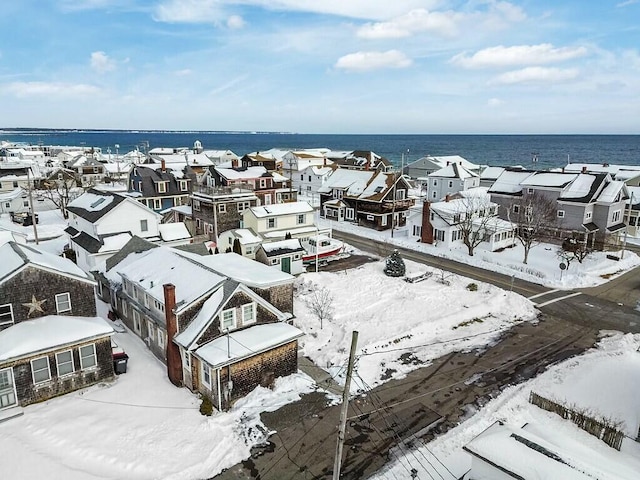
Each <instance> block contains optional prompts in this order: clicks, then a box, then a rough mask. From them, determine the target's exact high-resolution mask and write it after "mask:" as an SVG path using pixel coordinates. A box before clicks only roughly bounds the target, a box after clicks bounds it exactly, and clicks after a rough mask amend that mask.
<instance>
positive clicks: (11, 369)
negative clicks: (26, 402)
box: [0, 367, 18, 411]
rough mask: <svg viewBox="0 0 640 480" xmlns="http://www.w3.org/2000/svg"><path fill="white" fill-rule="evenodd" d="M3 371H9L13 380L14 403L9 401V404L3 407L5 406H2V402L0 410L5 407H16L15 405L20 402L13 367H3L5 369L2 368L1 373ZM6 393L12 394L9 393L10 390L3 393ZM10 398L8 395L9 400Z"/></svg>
mask: <svg viewBox="0 0 640 480" xmlns="http://www.w3.org/2000/svg"><path fill="white" fill-rule="evenodd" d="M2 372H9V378H10V381H11V387H12V390H13V403H7V405H5V406H4V407H3V406H2V404H1V403H0V411H1V410H3V409H5V408H11V407H15V406H16V405H17V404H18V392H17V390H16V380H15V377H14V376H13V368H11V367H9V368H3V369H0V374H1V373H2ZM7 390H8V389H7ZM4 395H7V396H8V395H10V394H9V393H8V391H7V392H5V393H4V394H3V396H4ZM8 400H9V397H7V401H8Z"/></svg>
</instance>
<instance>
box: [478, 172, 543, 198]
mask: <svg viewBox="0 0 640 480" xmlns="http://www.w3.org/2000/svg"><path fill="white" fill-rule="evenodd" d="M531 175H533V173H532V172H528V171H513V170H505V171H504V172H502V173H501V174H500V176H499V177H498V178H497V179H496V181H495V182H494V183H493V185H491V187H490V188H489V193H505V194H510V195H513V194H517V193H520V192H522V185H521V184H522V182H524V181H525V180H526V179H527V178H529V177H530V176H531Z"/></svg>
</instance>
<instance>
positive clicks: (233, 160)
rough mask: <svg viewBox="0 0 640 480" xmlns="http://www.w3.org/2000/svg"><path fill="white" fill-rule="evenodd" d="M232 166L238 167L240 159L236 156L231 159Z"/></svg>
mask: <svg viewBox="0 0 640 480" xmlns="http://www.w3.org/2000/svg"><path fill="white" fill-rule="evenodd" d="M231 168H238V159H237V158H234V159H232V160H231Z"/></svg>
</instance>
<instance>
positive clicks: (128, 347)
mask: <svg viewBox="0 0 640 480" xmlns="http://www.w3.org/2000/svg"><path fill="white" fill-rule="evenodd" d="M7 221H8V222H9V223H11V222H10V220H8V218H5V216H3V217H2V218H0V228H1V227H4V226H5V224H6V222H7ZM40 222H41V226H42V227H43V228H44V227H46V228H52V229H53V228H58V229H59V230H62V229H64V226H65V225H64V221H63V220H62V217H61V216H60V215H59V213H57V212H56V211H51V212H40ZM11 225H12V226H13V224H11ZM333 226H334V227H335V225H333ZM17 228H20V229H23V230H20V232H25V233H26V234H27V235H28V232H27V230H28V229H30V228H31V227H17ZM367 233H368V234H370V235H377V234H378V233H377V232H372V231H367ZM380 235H383V234H380ZM387 240H388V241H390V240H391V239H390V238H388V233H387ZM393 241H394V242H396V241H398V242H401V240H400V239H397V238H396V239H394V240H393ZM404 241H405V242H407V244H411V245H412V246H413V247H416V246H418V247H420V248H425V247H427V248H433V247H429V246H426V245H421V244H417V243H416V242H408V241H407V240H406V238H405V239H404ZM65 243H66V240H65V239H64V235H62V236H60V237H58V238H56V239H54V240H47V241H43V242H41V246H42V247H43V248H46V249H47V250H49V251H54V252H56V251H57V252H59V251H61V250H62V247H63V246H64V244H65ZM399 244H400V243H399ZM512 250H514V251H515V249H512ZM508 252H509V251H507V252H503V253H501V254H497V255H499V256H500V257H499V259H498V258H496V259H494V257H493V256H492V255H494V254H488V253H480V252H479V251H478V254H477V255H476V256H475V257H473V260H474V262H475V261H477V260H479V259H482V258H483V257H484V256H485V255H486V256H489V257H487V258H490V261H489V264H490V268H491V269H494V270H498V269H499V268H502V267H499V266H498V265H499V264H500V263H504V264H506V265H511V264H512V263H513V265H521V259H518V258H517V255H515V254H514V257H508V256H505V255H504V253H508ZM549 252H551V250H546V248H545V247H541V248H540V250H539V251H537V252H532V254H531V261H530V265H529V266H530V267H532V268H537V269H540V271H542V272H543V273H544V274H545V275H546V278H547V279H549V278H552V277H554V276H555V275H556V274H558V278H559V272H558V271H556V269H557V263H558V260H557V259H556V258H555V254H553V252H552V253H549ZM450 254H451V255H456V253H455V252H451V253H450ZM460 257H461V258H460V260H462V258H463V257H466V253H465V252H460ZM469 258H470V257H469ZM534 259H538V260H535V263H534ZM609 262H612V261H609ZM637 263H638V257H637V256H636V255H634V254H631V253H630V252H627V253H625V259H624V260H622V261H620V262H615V263H613V262H612V263H611V264H609V263H608V262H606V261H605V260H603V259H596V258H594V261H593V262H592V263H589V264H585V265H586V266H585V267H582V269H581V272H580V273H581V275H580V276H576V278H575V279H574V280H573V281H572V282H571V283H567V284H566V285H567V286H568V285H571V287H576V286H578V285H593V284H596V283H598V282H600V281H605V279H604V278H602V277H600V275H602V274H603V273H607V274H610V273H616V271H618V270H620V269H622V268H630V267H631V266H635V265H637ZM545 265H546V267H545ZM551 265H553V266H554V269H553V271H552V270H550V269H549V268H550V266H551ZM576 265H577V264H576ZM406 266H407V276H414V275H418V274H422V273H425V272H426V271H428V270H429V271H430V269H428V268H427V267H424V266H423V265H419V264H416V263H413V262H409V261H407V262H406ZM484 266H487V265H486V264H484ZM587 266H589V267H587ZM383 267H384V260H380V261H379V262H373V263H370V264H367V265H364V266H362V267H360V268H358V269H355V270H349V271H347V272H340V273H327V272H320V273H308V274H304V275H302V276H300V277H299V279H298V292H299V293H298V294H297V295H296V299H295V313H296V319H295V322H296V325H298V326H299V327H301V328H302V329H303V330H304V331H305V332H306V333H307V335H306V337H305V338H304V339H303V340H302V341H301V345H302V353H303V354H305V355H308V356H310V357H311V358H312V359H314V360H315V361H316V362H317V363H318V364H319V365H320V366H323V367H324V366H329V367H330V368H329V370H330V371H331V372H332V373H333V374H336V375H337V374H338V373H339V369H340V367H341V366H343V365H344V364H345V362H346V358H347V354H348V350H349V344H350V332H351V330H354V329H355V330H358V331H359V332H360V338H359V342H358V345H359V349H358V350H359V353H360V354H367V353H375V354H373V355H361V356H360V360H359V362H358V374H359V375H360V376H361V377H362V378H363V379H364V380H365V381H366V383H367V384H368V385H375V384H379V383H381V382H382V381H383V376H384V378H385V379H386V378H393V377H396V378H398V377H401V376H402V375H404V374H406V372H407V371H408V370H409V369H411V368H417V367H419V366H420V365H419V364H418V365H415V364H412V365H405V364H403V362H401V361H399V360H398V357H399V352H397V351H396V352H393V353H392V352H387V353H381V352H383V351H386V350H390V349H391V348H402V349H410V350H409V351H411V352H412V354H413V355H415V357H416V358H418V359H419V360H420V361H421V362H425V363H426V362H429V361H430V360H431V359H432V358H434V357H436V356H439V355H442V354H444V353H446V352H447V351H451V350H453V349H470V348H475V347H478V346H481V345H485V344H487V343H489V342H491V341H493V340H494V339H495V338H496V336H497V335H499V333H500V332H501V331H504V330H506V329H508V328H509V327H510V326H511V325H513V323H514V322H519V321H526V320H530V319H532V318H534V316H535V310H534V308H533V306H532V304H531V303H530V302H529V301H528V300H526V299H524V298H523V297H520V296H518V295H516V294H514V293H512V292H505V291H503V290H500V289H498V288H496V287H493V286H490V285H487V284H483V283H481V282H473V281H471V280H469V279H465V278H462V277H458V276H455V275H447V274H443V273H442V272H439V271H434V273H433V275H432V276H431V277H430V278H428V279H426V280H424V281H422V282H418V283H413V284H411V283H407V282H405V281H403V279H402V278H392V277H387V276H386V275H384V273H383V271H382V270H383ZM573 269H574V264H572V265H571V267H570V269H569V271H568V272H565V273H564V275H565V276H567V274H573V273H574V271H573ZM577 271H578V269H577V268H576V272H577ZM514 274H515V273H514ZM516 276H519V275H516ZM534 277H535V278H540V276H535V275H534ZM440 281H445V282H444V283H441V282H440ZM577 282H582V283H579V284H578V283H577ZM447 283H448V284H447ZM471 283H475V284H477V287H478V288H477V290H474V289H473V288H472V287H470V286H469V284H471ZM563 284H564V279H563ZM311 285H313V286H314V288H316V289H318V288H320V289H321V288H325V289H326V290H327V291H328V292H329V294H330V296H331V297H332V299H333V305H332V306H333V315H332V318H331V319H327V320H325V321H324V322H323V325H322V329H320V322H319V320H318V318H317V317H316V316H315V315H314V314H313V312H311V311H310V309H309V306H308V301H309V299H310V295H311V289H310V286H311ZM399 305H401V306H402V308H401V309H400V308H399ZM100 308H101V310H100V311H99V314H101V315H103V316H104V315H105V314H106V310H105V308H106V307H105V305H104V304H101V303H100ZM115 340H116V342H117V343H118V344H119V345H120V346H121V347H123V348H124V349H125V351H126V352H127V353H128V354H129V357H130V359H129V370H128V372H127V373H126V374H123V375H120V376H119V377H118V378H117V379H116V381H115V382H113V383H109V384H105V385H98V386H94V387H92V388H89V389H85V390H82V391H80V392H75V393H72V394H69V395H66V396H63V397H59V398H56V399H53V400H50V401H47V402H44V403H41V404H37V405H32V406H29V407H27V408H25V409H24V416H22V417H18V418H14V419H11V420H9V421H7V422H5V423H0V451H2V452H3V474H4V475H5V476H6V477H7V478H37V477H40V476H44V475H45V474H46V475H48V476H50V477H53V478H66V479H71V480H73V479H93V478H95V479H97V478H101V479H120V478H127V479H155V478H163V479H198V478H204V477H210V476H213V475H215V474H216V473H218V472H219V471H220V470H221V469H223V468H225V467H229V466H231V465H233V464H235V463H237V462H238V461H240V460H242V459H244V458H247V457H248V456H249V450H250V447H251V445H252V444H254V443H256V442H260V441H262V440H263V438H264V427H263V426H262V425H261V424H260V422H259V413H260V412H261V411H267V410H273V409H276V408H278V407H279V406H281V405H283V404H285V403H288V402H291V401H295V400H296V399H297V398H299V396H300V395H301V394H303V393H305V392H309V391H311V390H312V389H313V388H314V386H313V381H312V380H311V379H310V378H309V377H306V376H305V375H303V374H297V375H293V376H290V377H288V378H286V379H281V380H279V381H278V383H277V385H276V388H275V389H274V390H273V391H272V390H267V389H262V388H259V389H257V390H256V391H254V392H253V393H252V394H251V395H249V396H248V397H247V398H246V399H243V400H242V401H241V402H238V403H237V404H236V405H235V406H234V409H233V410H232V411H231V412H228V413H222V414H218V415H216V416H214V417H203V416H201V415H200V413H199V411H198V404H199V401H198V399H197V397H196V396H194V395H193V394H191V393H190V392H189V391H188V390H186V389H178V388H175V387H174V386H172V385H171V384H170V383H169V381H168V380H167V377H166V372H165V368H164V367H163V366H162V365H161V364H160V363H159V362H158V361H157V360H156V359H155V358H154V357H153V356H152V355H151V354H150V353H149V352H148V350H147V349H146V346H145V345H144V344H143V343H142V342H141V341H140V340H139V339H138V338H137V337H135V336H133V335H131V334H128V333H117V334H116V336H115ZM639 343H640V337H631V336H614V337H612V338H611V339H607V340H605V341H603V344H602V345H603V346H602V348H601V349H600V350H598V351H596V352H594V353H590V354H589V355H587V356H584V357H580V358H578V359H573V360H570V361H568V362H565V363H564V364H562V365H560V366H557V367H554V368H553V369H551V370H550V371H549V372H548V373H546V374H545V375H543V376H542V377H539V378H537V379H535V380H533V381H532V382H538V383H529V384H525V385H521V386H517V387H511V388H509V389H506V390H505V392H504V394H503V395H502V396H501V397H500V398H498V399H496V400H494V401H493V402H491V403H490V404H489V405H488V407H487V408H486V409H483V410H481V411H480V412H478V413H477V414H476V415H474V416H473V417H471V419H469V420H467V421H466V422H464V423H463V424H462V425H461V426H460V427H458V428H456V429H454V430H452V431H450V432H449V433H447V434H446V435H444V436H443V437H441V438H438V439H437V440H435V441H434V442H432V443H431V444H430V445H429V449H431V450H433V451H434V453H435V454H436V455H438V458H441V459H443V461H444V462H445V464H447V465H448V466H449V468H450V469H452V470H453V471H454V472H459V473H462V472H464V471H466V470H467V469H468V466H469V457H468V455H467V454H465V453H464V452H462V450H461V447H462V446H463V445H464V444H465V443H466V442H468V441H469V440H470V439H471V438H473V437H474V436H475V435H477V434H478V433H479V432H481V431H482V430H483V429H484V428H486V427H487V426H488V425H489V424H491V423H492V422H493V420H495V419H496V418H502V419H506V420H509V421H513V422H514V424H516V425H517V426H520V425H519V424H521V423H523V422H525V421H529V420H528V419H534V420H535V421H539V422H542V421H546V422H547V423H546V424H548V425H550V428H556V427H557V425H556V423H557V422H561V421H560V420H558V419H555V418H554V417H553V416H551V414H547V413H541V412H538V411H537V410H536V409H535V407H531V406H529V405H528V404H527V403H526V398H527V396H528V392H529V390H530V389H531V388H534V389H535V390H536V391H537V392H538V393H541V394H547V395H549V396H553V397H554V398H557V399H563V398H567V401H570V402H573V403H577V402H578V401H583V400H584V399H585V397H586V398H590V399H592V400H593V402H594V403H593V404H589V405H588V406H590V407H591V408H598V409H599V410H601V411H602V413H603V414H604V415H619V416H620V417H624V419H625V421H626V422H627V423H628V424H627V427H626V428H628V430H627V431H629V432H632V431H633V429H634V428H636V429H637V424H638V417H637V414H636V417H635V419H636V423H635V424H634V422H633V421H632V420H630V418H631V417H630V415H631V414H629V413H628V412H629V410H628V407H623V406H622V402H621V401H622V400H624V399H625V398H626V397H623V396H621V395H619V394H617V393H615V390H614V387H615V385H611V382H612V381H613V380H614V379H616V378H619V379H620V384H621V385H624V386H626V387H627V388H629V387H630V386H631V385H636V386H637V385H640V382H639V381H638V372H639V371H640V365H639V363H640V362H639V361H638V360H637V358H636V357H634V355H640V354H637V353H635V350H634V349H637V348H638V344H639ZM427 344H430V346H429V348H428V349H427V348H425V347H420V345H427ZM412 347H415V348H412ZM405 351H406V350H405ZM634 358H636V360H633V359H634ZM613 361H617V363H615V364H614V363H608V362H613ZM410 363H414V362H410ZM606 365H609V366H606ZM599 366H601V367H599ZM612 371H615V372H616V375H611V372H612ZM584 372H588V378H589V381H586V380H584V378H585V377H586V375H585V373H584ZM607 372H609V374H607ZM618 372H627V373H625V376H623V375H622V374H618ZM595 375H597V377H598V378H597V379H596V380H594V381H593V382H591V380H592V379H594V378H595V377H594V376H595ZM580 379H582V380H580ZM595 385H598V387H597V388H598V389H600V391H602V392H604V393H603V394H602V395H603V396H601V397H598V396H597V395H594V394H593V392H594V391H595V388H596V387H595ZM356 386H357V385H356ZM634 388H636V387H634ZM573 394H575V397H574V396H573ZM605 394H606V395H605ZM639 394H640V392H638V391H637V390H633V389H632V390H631V391H630V393H629V395H634V396H632V397H629V398H638V397H640V395H639ZM613 398H615V399H618V400H619V401H620V409H618V410H613V411H611V410H609V408H610V407H611V405H610V401H611V400H612V399H613ZM636 411H637V409H636ZM554 422H556V423H554ZM564 423H566V422H562V424H564ZM546 424H545V425H546ZM575 434H576V435H578V434H579V435H582V432H578V433H575ZM584 435H586V434H584ZM205 446H206V448H203V447H205ZM607 448H608V447H607ZM425 455H429V453H425ZM407 461H408V458H407V459H405V463H406V462H407ZM406 466H407V465H406V464H405V465H404V466H403V465H401V464H400V463H398V464H396V465H395V466H393V467H392V468H394V471H393V472H388V473H387V474H386V475H385V474H381V476H380V477H379V478H410V477H408V476H406V475H407V469H406ZM415 468H417V469H419V468H420V465H416V466H415ZM409 471H410V469H409ZM403 473H404V476H403ZM418 478H429V477H428V476H427V475H426V474H424V475H420V476H419V477H418ZM438 478H439V477H438ZM444 478H447V477H444Z"/></svg>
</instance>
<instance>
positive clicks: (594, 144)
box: [0, 128, 640, 169]
mask: <svg viewBox="0 0 640 480" xmlns="http://www.w3.org/2000/svg"><path fill="white" fill-rule="evenodd" d="M0 141H8V142H19V143H23V144H27V145H63V146H87V147H97V148H100V149H101V150H102V152H103V154H108V153H111V155H113V156H115V155H123V154H125V153H127V152H129V151H132V150H135V149H139V150H142V151H145V150H146V149H147V148H149V149H152V148H157V147H168V148H181V147H189V148H190V147H193V144H194V142H195V141H200V142H201V143H202V146H203V148H204V149H205V150H231V151H233V152H234V153H236V154H237V155H239V156H242V155H244V154H246V153H251V152H256V151H264V150H269V149H271V148H282V149H291V150H294V149H303V148H329V149H331V150H336V151H352V150H371V151H373V152H375V153H377V154H378V155H381V156H383V157H386V158H388V159H389V160H390V161H391V162H392V163H394V164H395V165H398V166H400V165H401V164H402V163H403V162H404V164H405V165H406V164H408V163H411V162H413V161H415V160H417V159H418V158H420V157H423V156H425V155H433V156H445V155H460V156H461V157H464V158H466V159H467V160H469V161H470V162H473V163H477V164H481V165H492V166H516V165H520V166H523V167H526V168H535V169H549V168H560V167H562V166H564V165H566V164H567V163H600V164H604V163H608V164H619V165H640V135H629V134H621V135H615V134H597V135H596V134H306V133H290V132H252V131H243V132H236V131H205V130H108V129H41V128H0Z"/></svg>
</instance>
